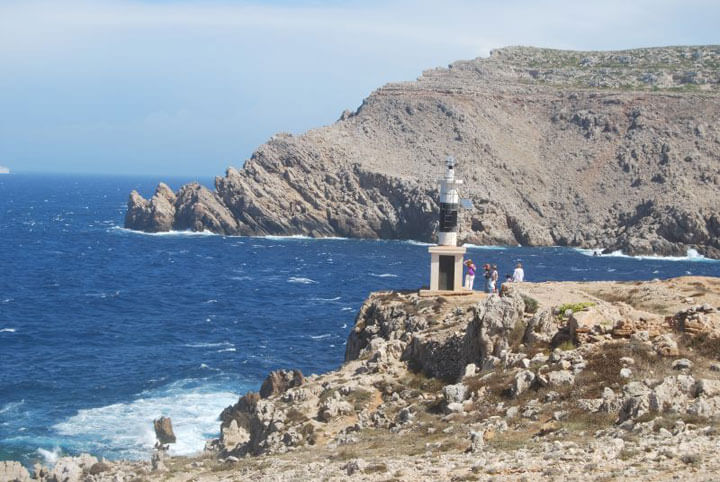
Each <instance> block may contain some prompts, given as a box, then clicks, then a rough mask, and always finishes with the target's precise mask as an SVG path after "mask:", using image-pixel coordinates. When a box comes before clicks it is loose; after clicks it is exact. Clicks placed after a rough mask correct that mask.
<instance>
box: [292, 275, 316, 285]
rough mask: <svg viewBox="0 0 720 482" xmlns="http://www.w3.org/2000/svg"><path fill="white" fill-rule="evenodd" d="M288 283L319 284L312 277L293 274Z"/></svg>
mask: <svg viewBox="0 0 720 482" xmlns="http://www.w3.org/2000/svg"><path fill="white" fill-rule="evenodd" d="M287 282H288V283H301V284H304V285H310V284H317V281H315V280H313V279H310V278H302V277H299V276H291V277H290V278H288V280H287Z"/></svg>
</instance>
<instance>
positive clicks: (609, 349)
mask: <svg viewBox="0 0 720 482" xmlns="http://www.w3.org/2000/svg"><path fill="white" fill-rule="evenodd" d="M623 357H630V358H632V359H633V360H634V361H635V363H634V364H633V365H630V366H629V368H630V370H631V371H632V373H633V376H635V377H639V378H643V377H647V376H649V375H658V374H661V373H666V372H668V371H670V370H671V361H670V360H668V359H664V358H661V357H658V356H657V354H656V353H655V352H654V351H653V350H652V348H651V347H649V346H647V345H645V344H642V343H636V342H632V341H619V342H614V343H606V344H604V345H603V346H602V349H599V350H595V351H594V352H593V353H592V354H591V355H589V356H588V357H587V359H586V361H587V367H586V368H585V369H584V370H583V371H582V372H580V374H579V375H578V377H577V379H576V381H575V386H576V387H577V388H576V390H577V391H578V392H579V393H576V395H580V396H581V397H582V398H598V397H600V396H601V395H602V391H603V388H605V387H610V388H612V389H614V390H615V389H619V388H620V387H621V386H622V385H624V384H625V383H626V382H627V380H625V379H623V378H622V377H620V370H621V369H622V368H623V367H624V365H623V364H622V362H621V361H620V359H621V358H623Z"/></svg>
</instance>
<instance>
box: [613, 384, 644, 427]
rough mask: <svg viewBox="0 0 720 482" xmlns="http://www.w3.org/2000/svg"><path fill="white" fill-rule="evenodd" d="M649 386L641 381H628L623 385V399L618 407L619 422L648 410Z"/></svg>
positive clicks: (638, 415)
mask: <svg viewBox="0 0 720 482" xmlns="http://www.w3.org/2000/svg"><path fill="white" fill-rule="evenodd" d="M650 392H651V390H650V388H649V387H648V386H647V385H645V384H644V383H641V382H630V383H628V384H626V385H625V386H624V387H623V396H624V401H623V405H622V407H621V409H620V419H619V421H620V422H624V421H626V420H628V419H633V418H637V417H640V416H642V415H644V414H646V413H647V412H648V411H649V410H650Z"/></svg>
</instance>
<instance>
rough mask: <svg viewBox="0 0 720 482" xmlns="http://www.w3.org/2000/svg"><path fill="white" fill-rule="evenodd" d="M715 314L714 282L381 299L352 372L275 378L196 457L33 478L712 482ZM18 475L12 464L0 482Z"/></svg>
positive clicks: (717, 466)
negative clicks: (669, 481) (694, 481)
mask: <svg viewBox="0 0 720 482" xmlns="http://www.w3.org/2000/svg"><path fill="white" fill-rule="evenodd" d="M689 294H692V295H693V296H689ZM688 305H690V306H688ZM718 306H720V280H718V279H715V278H709V277H707V278H705V277H684V278H677V279H672V280H665V281H659V280H658V281H649V282H637V283H620V282H589V283H579V282H578V283H576V282H564V283H556V282H552V283H517V284H512V285H509V286H508V287H506V288H504V289H503V290H502V292H501V294H500V295H497V294H493V295H489V296H487V295H484V294H479V293H476V294H472V295H469V296H457V297H434V296H431V297H421V296H419V295H418V294H417V293H410V292H379V293H373V294H371V295H370V296H369V298H368V299H367V301H366V302H365V303H364V305H363V306H362V308H361V310H360V311H359V313H358V316H357V319H356V323H355V326H354V328H353V330H352V332H351V333H350V335H349V338H348V345H347V352H346V360H345V362H344V363H343V364H342V366H340V367H339V368H338V369H337V370H333V371H330V372H328V373H325V374H322V375H310V376H307V377H305V376H303V375H302V373H300V372H299V371H298V370H278V371H274V372H271V373H270V374H269V375H268V377H267V379H266V380H265V381H264V382H263V384H262V386H261V389H260V393H256V392H250V393H247V394H245V395H243V396H242V397H240V399H239V400H238V402H237V403H235V404H234V405H232V406H229V407H227V408H226V409H225V410H224V411H223V413H222V414H221V415H220V419H221V436H220V438H219V439H217V440H213V441H211V442H209V443H208V445H207V451H206V453H204V454H203V455H202V456H198V457H189V458H188V457H171V456H169V455H167V454H166V455H163V456H162V457H160V456H158V454H156V455H154V456H153V460H152V463H151V464H148V463H147V462H132V463H131V462H122V461H119V462H114V461H101V462H98V461H97V460H96V459H95V458H94V457H90V456H88V455H81V456H79V457H63V458H61V459H59V461H58V463H57V464H56V465H55V467H53V468H44V467H37V468H36V469H35V471H34V472H35V474H34V476H35V479H36V480H42V481H59V480H63V481H70V480H92V481H95V482H100V481H117V480H136V479H140V480H156V479H167V480H191V479H192V480H206V481H216V480H217V481H219V480H233V479H237V478H241V479H243V480H255V479H257V480H270V479H271V480H311V479H312V480H315V479H323V480H324V479H328V480H346V479H347V478H351V479H356V480H376V479H381V480H385V479H389V478H396V479H400V480H428V479H432V480H463V479H474V478H479V479H489V478H494V477H500V478H506V477H508V476H509V477H515V478H518V479H519V478H528V479H533V480H534V479H539V478H549V479H550V478H551V479H553V480H577V479H578V478H583V477H585V478H591V479H596V478H603V479H613V478H620V479H627V480H637V479H650V480H654V479H664V478H668V477H675V478H681V479H685V478H698V479H703V480H706V479H707V480H711V479H713V478H716V474H717V473H718V471H719V470H720V462H718V459H717V457H716V452H717V443H718V436H717V434H718V427H719V426H718V420H720V364H719V363H718V362H717V361H716V360H717V356H718V349H717V347H718V346H720V319H718V318H716V317H715V314H716V313H717V308H718ZM528 311H532V313H530V312H528ZM665 313H676V314H675V315H673V316H668V317H667V318H665V317H664V316H663V314H665ZM658 319H659V320H660V322H659V324H658V321H657V320H658ZM619 326H621V327H622V328H621V329H619V328H618V327H619ZM698 326H701V327H702V329H701V330H699V329H696V328H697V327H698ZM571 328H572V330H571ZM559 333H562V334H563V336H562V337H559V336H558V334H559ZM559 338H562V342H561V343H559V344H557V345H555V344H556V342H557V341H558V339H559ZM256 455H260V457H255V456H256ZM20 469H21V467H20V466H19V465H17V464H12V463H11V464H9V465H8V464H5V465H4V466H3V465H0V478H1V477H2V474H3V470H5V472H6V473H19V474H20V476H23V475H24V474H25V473H24V472H22V470H20ZM18 470H19V472H18ZM21 480H22V479H21Z"/></svg>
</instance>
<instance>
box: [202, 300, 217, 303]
mask: <svg viewBox="0 0 720 482" xmlns="http://www.w3.org/2000/svg"><path fill="white" fill-rule="evenodd" d="M217 302H218V300H207V301H204V302H203V303H205V304H210V303H217Z"/></svg>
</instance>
